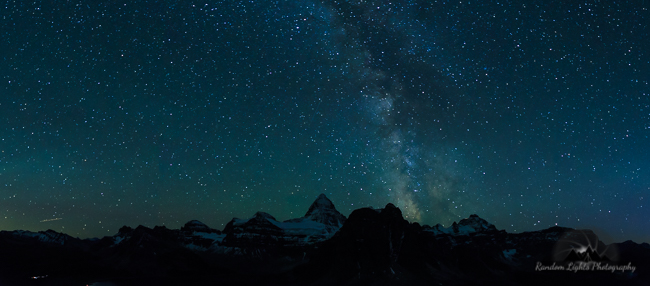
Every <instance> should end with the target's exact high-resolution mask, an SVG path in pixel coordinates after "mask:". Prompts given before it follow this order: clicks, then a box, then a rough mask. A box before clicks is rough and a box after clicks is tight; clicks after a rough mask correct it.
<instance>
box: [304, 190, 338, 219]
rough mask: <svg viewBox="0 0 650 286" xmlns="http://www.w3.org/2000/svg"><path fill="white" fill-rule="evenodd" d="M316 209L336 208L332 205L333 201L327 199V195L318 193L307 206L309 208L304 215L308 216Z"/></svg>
mask: <svg viewBox="0 0 650 286" xmlns="http://www.w3.org/2000/svg"><path fill="white" fill-rule="evenodd" d="M317 209H330V210H336V207H334V203H332V201H330V199H328V198H327V196H325V194H320V195H318V198H316V200H315V201H314V202H313V203H312V204H311V206H310V207H309V210H308V211H307V213H306V214H305V217H308V216H310V215H311V214H312V213H314V212H315V211H316V210H317Z"/></svg>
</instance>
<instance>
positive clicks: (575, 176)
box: [0, 1, 650, 241]
mask: <svg viewBox="0 0 650 286" xmlns="http://www.w3.org/2000/svg"><path fill="white" fill-rule="evenodd" d="M647 8H648V7H647V4H641V5H639V4H635V3H630V4H627V3H625V4H618V3H604V2H602V1H600V2H599V1H587V2H584V3H569V4H567V3H559V2H548V3H547V2H544V3H542V2H535V1H487V2H486V1H480V2H474V1H295V2H294V1H284V2H283V1H253V2H239V1H227V2H196V3H160V2H151V1H129V2H110V3H108V2H92V3H90V2H89V3H81V2H79V3H76V2H66V3H59V4H57V5H55V6H52V4H40V3H19V2H12V1H8V2H6V3H5V5H3V6H2V7H1V14H0V17H1V19H2V21H3V25H4V26H3V27H4V28H3V29H2V31H1V34H0V50H2V51H3V54H2V59H1V60H0V75H1V76H2V78H1V81H0V91H1V92H2V94H3V96H2V97H0V112H1V114H2V115H3V117H4V118H6V120H5V121H6V123H5V124H4V125H2V126H1V127H0V136H1V139H2V141H1V142H0V149H1V150H0V152H1V153H0V183H1V184H0V229H28V230H44V229H48V228H51V229H54V230H57V231H63V232H66V233H69V234H71V235H74V236H80V237H91V236H102V235H112V234H114V233H115V232H117V230H118V229H119V227H121V226H122V225H130V226H137V225H139V224H143V225H146V226H154V225H163V224H164V225H166V226H168V227H172V228H178V227H180V226H181V225H182V224H184V223H185V222H187V221H189V220H192V219H198V220H201V221H203V222H204V223H206V224H208V225H209V226H211V227H214V228H222V227H223V225H224V224H225V223H226V222H228V221H229V220H230V219H231V218H232V217H241V218H246V217H250V216H252V215H253V214H254V212H255V211H258V210H259V211H266V212H269V213H271V214H273V215H274V216H275V217H276V218H278V219H289V218H295V217H299V216H302V215H304V212H305V211H306V209H307V207H308V206H309V204H310V203H311V202H312V201H313V200H314V199H315V198H316V197H317V196H318V194H320V193H325V194H326V195H327V196H328V197H329V198H330V199H331V200H332V201H333V202H334V203H335V204H336V206H337V208H338V209H340V210H341V212H342V213H344V214H346V215H348V214H349V213H350V212H351V211H352V210H354V209H356V208H359V207H366V206H373V207H383V206H385V205H386V204H387V203H389V202H392V203H394V204H395V205H396V206H398V207H399V208H400V209H401V210H402V212H403V213H404V215H405V217H407V219H408V220H410V221H418V222H420V223H422V224H436V223H441V224H443V225H446V226H447V225H449V224H451V223H452V222H453V221H458V220H460V219H462V218H465V217H468V216H469V215H470V214H474V213H476V214H478V215H480V216H481V217H483V218H485V219H486V220H488V221H489V222H491V223H494V224H495V225H496V226H497V228H499V229H506V230H507V231H511V232H512V231H528V230H538V229H542V228H546V227H550V226H554V225H560V226H567V227H574V228H591V229H594V230H595V231H596V232H597V233H598V234H599V235H601V236H602V237H603V238H604V239H605V240H609V241H613V240H617V241H620V240H625V239H634V240H637V241H648V240H649V238H648V237H649V234H648V232H647V229H648V226H650V216H649V215H648V212H647V211H646V210H645V208H647V206H645V202H646V200H647V198H648V196H649V194H648V192H649V191H650V172H649V170H650V169H649V168H650V165H648V162H650V157H649V155H648V154H650V150H649V149H648V146H650V144H649V143H650V142H649V140H648V135H649V133H650V111H649V110H650V99H649V98H648V93H650V90H649V85H648V76H647V75H648V72H649V71H650V57H649V56H650V55H648V53H647V52H646V51H645V50H644V49H643V47H647V46H649V45H650V43H649V42H648V41H649V40H648V37H646V35H648V33H649V32H650V31H649V28H648V24H647V23H648V22H649V21H648V10H647Z"/></svg>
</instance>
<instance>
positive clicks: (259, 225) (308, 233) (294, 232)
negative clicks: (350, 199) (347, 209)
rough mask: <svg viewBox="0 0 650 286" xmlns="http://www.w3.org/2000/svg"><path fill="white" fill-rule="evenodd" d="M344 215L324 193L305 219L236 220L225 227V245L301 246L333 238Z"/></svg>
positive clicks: (260, 217) (259, 215)
mask: <svg viewBox="0 0 650 286" xmlns="http://www.w3.org/2000/svg"><path fill="white" fill-rule="evenodd" d="M344 222H345V216H343V215H342V214H341V213H339V212H338V211H337V210H336V207H335V206H334V204H333V203H332V201H330V200H329V199H328V198H327V197H326V196H325V195H324V194H321V195H320V196H318V198H317V199H316V200H315V201H314V202H313V203H312V205H311V206H310V207H309V210H308V211H307V213H306V214H305V216H304V217H301V218H295V219H290V220H286V221H284V222H279V221H277V220H276V219H275V217H273V216H272V215H270V214H268V213H265V212H257V213H255V215H254V216H253V217H252V218H250V219H238V218H233V219H232V220H231V221H230V222H229V223H228V224H227V225H226V227H225V228H224V230H223V232H224V233H226V237H225V239H224V245H229V246H242V247H246V246H253V245H276V246H299V245H305V244H313V243H316V242H318V241H323V240H326V239H328V238H330V237H331V236H332V235H334V233H336V231H337V230H338V229H339V228H341V226H342V225H343V223H344Z"/></svg>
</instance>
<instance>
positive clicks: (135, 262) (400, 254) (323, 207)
mask: <svg viewBox="0 0 650 286" xmlns="http://www.w3.org/2000/svg"><path fill="white" fill-rule="evenodd" d="M585 239H586V240H585ZM0 257H2V258H3V259H1V260H0V285H92V283H94V282H110V283H112V284H110V285H140V284H147V285H188V284H215V285H250V284H254V285H549V283H550V284H556V285H569V284H571V285H575V284H576V283H588V284H591V285H650V275H649V270H650V245H648V244H647V243H643V244H637V243H634V242H632V241H626V242H623V243H618V244H610V245H605V244H603V243H602V242H600V241H598V239H597V237H596V236H595V234H593V232H591V231H589V230H573V229H570V228H564V227H551V228H548V229H544V230H539V231H532V232H525V233H512V234H511V233H507V232H505V231H503V230H498V229H496V227H495V226H494V225H492V224H491V223H489V222H487V221H486V220H484V219H482V218H480V217H479V216H478V215H471V216H470V217H469V218H466V219H462V220H460V221H459V222H458V223H454V224H452V225H451V226H450V227H449V228H444V227H442V226H441V225H436V226H433V227H431V226H427V225H424V226H421V225H420V224H418V223H409V222H408V221H406V220H405V219H404V218H403V216H402V212H401V210H400V209H399V208H397V207H396V206H394V205H393V204H388V205H386V207H384V208H383V209H373V208H361V209H357V210H355V211H353V212H352V213H351V214H350V216H349V217H348V218H346V217H345V216H343V215H342V214H341V213H339V212H338V211H337V210H336V208H335V206H334V204H333V203H332V202H331V201H330V200H329V199H328V198H327V197H326V196H325V195H323V194H321V195H320V196H319V197H318V198H317V199H316V200H315V201H314V203H313V204H312V205H311V206H310V207H309V210H308V211H307V212H306V214H305V216H303V217H301V218H296V219H290V220H287V221H283V222H279V221H277V220H276V219H275V218H274V217H273V216H272V215H270V214H267V213H264V212H257V213H255V215H254V216H253V217H252V218H250V219H238V218H234V219H232V220H231V221H230V222H229V223H228V224H227V225H226V227H225V228H224V229H223V230H222V231H220V230H216V229H212V228H210V227H208V226H207V225H205V224H204V223H202V222H200V221H197V220H192V221H189V222H187V223H186V224H185V225H184V226H183V227H181V229H168V228H166V227H164V226H156V227H154V228H148V227H144V226H138V227H136V228H135V229H134V228H131V227H128V226H124V227H122V228H120V230H119V231H118V233H117V234H115V235H113V236H107V237H103V238H101V239H85V240H81V239H78V238H73V237H71V236H69V235H66V234H62V233H58V232H55V231H52V230H48V231H42V232H37V233H34V232H28V231H2V232H0ZM583 262H589V263H590V264H588V265H590V267H592V269H580V270H574V269H569V268H570V267H572V265H578V263H583ZM596 263H600V264H596ZM579 265H583V264H579ZM598 267H600V268H603V269H598ZM605 267H609V268H605ZM617 267H618V268H617ZM626 267H627V268H626ZM631 267H634V269H631ZM560 268H563V269H561V270H560ZM612 268H614V271H610V270H611V269H612ZM608 269H609V270H608ZM616 269H618V270H616ZM632 270H633V271H632Z"/></svg>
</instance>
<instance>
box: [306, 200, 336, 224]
mask: <svg viewBox="0 0 650 286" xmlns="http://www.w3.org/2000/svg"><path fill="white" fill-rule="evenodd" d="M305 218H306V219H309V220H313V221H316V222H320V223H322V224H325V225H330V226H338V227H340V226H342V225H343V222H345V216H343V215H342V214H341V213H340V212H339V211H337V210H336V207H335V206H334V203H332V201H330V199H328V198H327V196H325V194H320V195H319V196H318V198H316V200H315V201H314V202H313V203H312V204H311V206H310V207H309V210H308V211H307V213H306V214H305Z"/></svg>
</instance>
